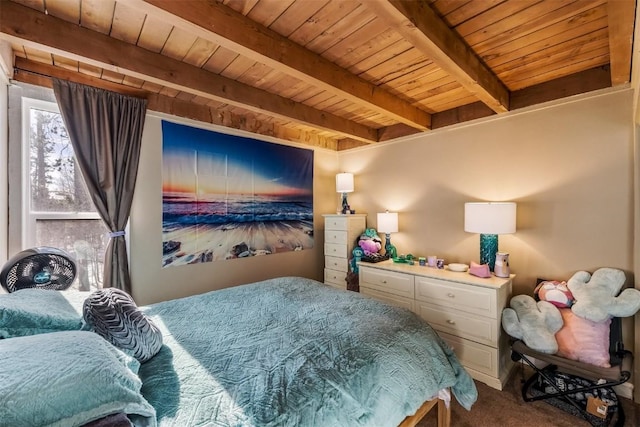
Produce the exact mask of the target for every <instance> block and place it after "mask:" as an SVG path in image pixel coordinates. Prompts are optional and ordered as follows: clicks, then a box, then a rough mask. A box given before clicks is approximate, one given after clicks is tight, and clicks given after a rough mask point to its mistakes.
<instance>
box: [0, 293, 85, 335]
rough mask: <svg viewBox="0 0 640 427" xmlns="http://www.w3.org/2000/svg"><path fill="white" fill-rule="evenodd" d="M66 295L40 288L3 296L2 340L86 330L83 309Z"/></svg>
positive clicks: (0, 304)
mask: <svg viewBox="0 0 640 427" xmlns="http://www.w3.org/2000/svg"><path fill="white" fill-rule="evenodd" d="M65 295H67V294H66V293H63V292H60V291H53V290H47V289H37V288H29V289H21V290H19V291H16V292H12V293H10V294H0V338H11V337H20V336H26V335H35V334H44V333H48V332H57V331H68V330H80V329H82V325H83V320H82V308H81V307H82V306H80V307H77V302H76V304H74V301H73V299H70V298H69V297H67V296H65ZM80 295H81V296H80V297H78V296H76V297H75V298H76V299H77V298H82V299H84V298H85V296H84V295H82V294H80Z"/></svg>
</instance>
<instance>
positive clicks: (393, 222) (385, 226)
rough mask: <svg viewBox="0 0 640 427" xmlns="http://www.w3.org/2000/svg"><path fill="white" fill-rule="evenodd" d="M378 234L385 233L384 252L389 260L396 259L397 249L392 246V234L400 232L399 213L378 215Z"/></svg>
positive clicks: (387, 212)
mask: <svg viewBox="0 0 640 427" xmlns="http://www.w3.org/2000/svg"><path fill="white" fill-rule="evenodd" d="M378 232H379V233H384V235H385V238H386V240H385V243H384V250H385V252H386V254H387V255H388V256H389V258H396V257H397V256H398V255H397V251H396V247H395V246H393V245H392V244H391V233H397V232H398V213H397V212H389V211H386V212H384V213H378Z"/></svg>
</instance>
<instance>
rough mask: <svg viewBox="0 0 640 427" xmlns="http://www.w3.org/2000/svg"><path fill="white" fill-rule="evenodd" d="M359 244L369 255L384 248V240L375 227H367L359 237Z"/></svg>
mask: <svg viewBox="0 0 640 427" xmlns="http://www.w3.org/2000/svg"><path fill="white" fill-rule="evenodd" d="M358 246H360V247H361V248H362V250H363V251H364V254H365V255H367V256H369V255H371V254H373V253H378V251H380V249H382V240H381V239H380V236H378V233H377V232H376V229H375V228H367V229H366V230H365V231H364V233H362V234H361V235H360V238H359V239H358Z"/></svg>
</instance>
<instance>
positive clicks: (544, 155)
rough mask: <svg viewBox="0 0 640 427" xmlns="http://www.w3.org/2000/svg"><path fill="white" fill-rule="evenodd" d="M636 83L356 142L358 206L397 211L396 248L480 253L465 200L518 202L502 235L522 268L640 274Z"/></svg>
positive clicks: (520, 288)
mask: <svg viewBox="0 0 640 427" xmlns="http://www.w3.org/2000/svg"><path fill="white" fill-rule="evenodd" d="M632 138H633V128H632V91H630V90H623V91H615V92H614V91H605V92H601V93H600V94H599V96H593V95H592V96H590V97H582V98H579V99H578V100H576V101H574V102H569V103H563V104H559V105H556V106H550V107H548V108H544V109H535V110H531V111H527V112H521V113H510V114H507V115H505V116H504V117H503V118H499V119H492V120H483V121H479V122H477V123H476V124H469V125H466V126H459V127H456V128H453V129H450V130H441V131H434V132H432V133H430V134H427V135H423V136H420V137H417V138H414V139H412V140H407V141H405V142H399V143H391V144H386V145H381V146H376V147H367V148H365V149H358V150H351V151H348V152H345V153H343V154H341V155H340V169H343V170H345V171H350V172H354V174H355V175H356V183H355V186H356V191H355V193H354V194H353V195H352V196H350V198H349V199H350V202H351V204H352V206H355V208H356V209H358V210H359V211H361V212H366V213H368V214H369V224H370V225H371V226H374V227H375V213H376V212H383V211H384V210H385V209H389V210H393V211H398V212H399V223H400V224H399V228H400V230H399V232H398V233H397V234H394V235H393V236H392V241H393V242H394V244H395V245H396V247H397V248H398V252H399V253H400V252H402V253H412V254H414V255H422V256H423V255H429V254H436V255H439V256H441V257H443V258H445V260H446V262H464V263H469V261H471V260H475V261H478V258H479V236H478V235H475V234H470V233H466V232H464V230H463V222H464V203H465V202H469V201H515V202H517V203H518V211H517V232H516V233H515V234H513V235H504V236H501V237H500V239H499V240H500V250H501V251H505V252H509V253H510V261H511V268H512V271H513V272H514V273H515V274H517V277H516V279H515V290H516V291H517V292H525V291H527V290H531V289H532V286H533V285H534V284H535V279H536V277H549V278H567V277H569V276H570V275H571V274H573V273H574V272H575V271H576V270H589V271H593V269H596V268H598V267H603V266H608V267H616V268H621V269H623V270H625V271H627V272H629V274H630V273H631V272H632V270H633V198H632V190H633V139H632Z"/></svg>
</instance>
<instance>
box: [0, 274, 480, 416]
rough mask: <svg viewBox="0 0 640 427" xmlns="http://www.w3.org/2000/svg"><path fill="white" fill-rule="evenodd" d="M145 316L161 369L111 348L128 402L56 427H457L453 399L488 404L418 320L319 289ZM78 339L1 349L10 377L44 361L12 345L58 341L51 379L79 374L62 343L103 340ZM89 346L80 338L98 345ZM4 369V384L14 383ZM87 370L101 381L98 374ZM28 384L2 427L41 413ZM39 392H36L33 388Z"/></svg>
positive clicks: (227, 297)
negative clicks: (62, 368) (431, 417)
mask: <svg viewBox="0 0 640 427" xmlns="http://www.w3.org/2000/svg"><path fill="white" fill-rule="evenodd" d="M40 292H54V291H40ZM12 295H13V294H12ZM70 305H71V306H74V305H75V303H71V304H70ZM1 306H2V301H1V300H0V307H1ZM75 307H76V310H77V305H75ZM140 310H141V312H143V313H144V314H145V315H146V317H147V318H148V319H150V320H151V322H153V324H155V325H156V326H157V328H158V329H159V330H160V331H161V333H162V339H163V344H162V346H161V348H160V350H159V352H158V353H157V354H155V355H154V356H153V357H152V358H151V359H150V360H148V361H146V362H144V363H138V364H137V365H136V363H135V362H136V360H135V359H133V358H130V357H129V356H127V354H126V352H121V351H119V350H117V349H115V347H114V346H111V347H114V349H115V350H117V351H118V352H119V353H121V354H115V356H113V357H112V359H114V360H116V359H118V360H119V361H118V362H113V363H110V364H109V365H113V364H118V363H119V364H120V365H123V366H126V369H125V368H122V366H121V367H120V368H121V371H122V372H119V373H117V374H113V373H111V372H108V373H107V374H106V375H107V376H111V377H112V378H120V376H125V377H126V379H127V381H128V383H127V390H126V393H125V394H126V396H127V397H126V399H125V400H126V401H123V402H111V401H110V402H107V404H104V402H100V403H98V404H94V406H100V407H104V410H102V412H100V411H95V410H93V409H94V408H89V409H87V408H80V409H79V408H76V412H75V413H73V411H72V412H71V413H67V414H63V415H62V416H63V417H66V418H62V420H63V422H62V423H59V424H55V423H50V424H51V425H65V426H66V425H84V424H87V423H89V422H95V420H98V419H99V418H101V417H104V416H114V415H116V414H120V415H121V414H122V413H127V414H128V415H129V419H131V420H133V422H134V424H136V425H141V426H155V425H158V426H161V427H165V426H172V427H177V426H180V427H184V426H204V425H215V426H396V425H415V424H416V423H417V422H418V421H419V420H420V418H422V417H423V416H424V415H425V413H426V412H427V411H428V410H430V409H431V408H438V411H439V425H448V423H449V416H450V412H449V409H448V405H446V404H445V403H444V401H446V400H447V399H448V393H449V391H451V392H452V394H453V395H454V396H455V398H456V399H457V400H458V402H459V403H460V404H461V405H462V406H463V407H465V408H467V409H470V408H471V406H472V405H473V403H474V402H475V400H476V398H477V391H476V388H475V385H474V383H473V380H472V379H471V377H470V376H469V374H468V373H467V372H466V371H465V370H464V369H463V367H462V366H461V364H460V363H459V361H458V360H457V358H456V356H455V354H454V353H453V352H452V350H451V349H450V348H449V347H448V346H447V345H446V344H444V342H443V341H442V340H441V339H440V338H439V337H438V335H437V334H436V333H435V332H434V331H433V329H431V327H429V326H428V324H426V322H424V321H422V320H421V319H420V318H418V317H417V316H416V315H415V314H414V313H412V312H410V311H408V310H404V309H399V308H395V307H391V306H389V305H386V304H384V303H382V302H379V301H376V300H372V299H369V298H367V297H364V296H362V295H360V294H357V293H353V292H347V291H340V290H337V289H334V288H331V287H329V286H326V285H324V284H322V283H319V282H316V281H313V280H309V279H304V278H299V277H286V278H278V279H270V280H266V281H262V282H257V283H253V284H248V285H242V286H236V287H231V288H227V289H223V290H219V291H212V292H208V293H204V294H201V295H195V296H191V297H186V298H180V299H176V300H171V301H165V302H160V303H157V304H152V305H148V306H144V307H140ZM0 326H1V325H0ZM69 329H71V330H67V331H58V332H51V331H49V332H48V333H46V334H40V335H31V336H27V337H16V338H9V339H6V340H0V366H12V369H13V370H15V369H16V367H18V369H22V370H36V369H37V368H38V367H37V366H34V363H33V361H29V363H26V362H25V360H24V358H23V359H22V360H15V359H16V355H19V352H13V353H11V352H10V351H9V352H3V347H6V348H13V347H14V346H13V345H12V346H8V347H7V346H6V343H10V342H11V341H12V340H14V342H15V340H20V339H22V340H28V339H31V340H35V339H41V340H46V341H47V345H45V346H43V344H42V343H39V344H38V346H37V347H33V348H38V349H40V351H41V352H43V353H44V354H46V357H38V358H37V359H38V362H42V363H43V364H44V363H46V362H47V361H49V365H50V366H47V368H46V369H45V371H46V372H45V373H44V375H53V374H52V373H51V371H52V367H55V366H57V365H60V364H61V363H62V364H65V365H66V364H71V365H74V363H72V362H70V361H69V360H73V355H74V353H78V350H77V349H73V351H69V353H70V354H68V355H67V359H68V360H67V359H65V358H64V357H62V359H61V356H60V352H64V351H65V349H69V348H70V347H73V344H70V343H69V342H65V340H62V344H61V345H58V347H56V348H55V349H49V347H48V346H52V345H53V346H55V345H56V343H60V342H61V339H60V337H61V335H60V334H62V335H64V336H62V338H64V339H67V338H68V339H69V340H71V341H73V340H74V339H79V338H78V337H75V336H72V335H74V334H75V335H81V334H89V335H95V336H97V334H94V333H92V332H87V331H77V330H74V329H75V328H74V327H70V328H69ZM0 330H1V327H0ZM47 335H48V337H47ZM53 336H55V337H56V339H52V338H51V337H53ZM87 338H88V336H87V335H82V337H81V338H80V339H81V340H82V341H83V342H85V341H86V342H88V341H94V338H91V339H90V340H88V339H87ZM49 341H53V344H52V343H50V342H49ZM103 341H104V340H103ZM20 344H22V343H20ZM32 345H33V344H32ZM18 347H20V346H18ZM43 349H46V350H43ZM21 351H23V352H25V351H26V352H28V351H29V348H28V347H27V348H26V349H24V348H23V349H22V350H21ZM53 351H55V354H56V357H55V358H52V357H51V354H52V352H53ZM106 351H107V352H112V350H111V349H108V350H106ZM30 354H32V353H30ZM9 357H13V358H14V359H11V360H8V359H7V358H9ZM102 357H103V356H101V358H102ZM127 357H129V358H128V359H127ZM35 358H36V357H34V359H35ZM18 359H20V358H19V357H18ZM27 359H28V358H27ZM51 359H55V361H56V362H55V363H51V362H50V361H51ZM110 360H111V359H110ZM25 363H26V364H27V366H20V365H21V364H25ZM35 365H37V364H35ZM80 365H84V361H83V363H80ZM97 365H101V367H100V369H106V368H110V367H111V366H103V365H105V364H104V363H98V364H97ZM83 367H84V366H83ZM2 369H3V368H2V367H0V376H2V375H3V374H4V373H6V374H9V373H10V372H9V370H7V369H6V368H5V371H4V372H3V371H2ZM86 369H87V371H88V372H91V375H93V374H94V371H95V369H98V368H96V367H95V366H93V367H89V368H86ZM127 369H128V370H129V371H130V372H131V374H133V375H129V374H128V373H127V372H126V371H127ZM66 370H68V369H66ZM79 375H83V374H82V373H81V374H79ZM114 375H115V376H114ZM103 376H104V375H103ZM129 377H131V379H130V378H129ZM25 378H26V377H25ZM25 378H22V383H21V382H20V381H21V380H20V379H18V380H17V381H16V382H15V383H14V384H4V385H0V399H3V400H2V401H0V402H1V405H0V418H1V417H3V416H5V417H7V416H8V417H15V416H16V412H18V413H19V412H20V411H19V410H16V409H15V408H16V407H21V406H20V405H23V404H24V405H25V406H24V410H25V411H30V412H31V411H37V410H39V409H38V408H31V407H30V406H28V405H32V404H33V402H32V401H29V402H27V400H28V398H27V396H29V394H30V393H34V391H33V390H22V391H20V392H19V393H17V394H16V392H15V389H16V388H18V389H21V388H23V387H24V382H25V381H26V379H25ZM28 378H33V376H32V375H30V376H29V377H28ZM75 378H76V381H78V380H77V378H78V377H77V376H76V377H75ZM80 378H84V377H82V376H80ZM72 380H73V378H72ZM46 381H51V378H48V379H46ZM28 382H30V383H32V384H31V385H32V386H34V384H33V383H34V380H33V379H31V380H29V381H28ZM57 382H58V384H65V385H69V384H67V383H68V382H73V381H64V380H57ZM82 382H83V383H84V382H85V380H83V381H82ZM129 383H130V384H129ZM83 385H84V384H83ZM101 387H103V385H96V386H95V387H87V386H86V385H84V387H83V388H82V391H80V392H78V391H76V390H72V389H70V388H69V387H66V388H62V389H63V390H66V392H67V393H70V394H80V395H82V396H84V400H92V399H91V398H89V399H87V394H88V393H92V392H94V391H96V390H100V389H101ZM58 390H60V388H58ZM38 392H40V393H42V388H40V389H38V390H37V391H36V392H35V393H38ZM5 393H8V395H9V398H7V397H6V396H7V394H5ZM53 394H54V395H55V396H53V397H49V396H48V395H47V396H42V397H41V399H43V398H44V399H45V400H49V401H48V404H47V405H44V406H46V408H45V411H51V408H52V407H56V408H57V407H58V406H61V407H64V406H65V405H66V401H65V396H61V394H63V393H60V392H58V393H55V391H54V392H53ZM96 394H98V395H100V394H102V391H101V392H96ZM116 395H118V393H116ZM2 396H4V397H2ZM54 397H55V399H56V400H55V401H52V400H50V399H53V398H54ZM7 399H10V402H8V401H7ZM20 399H24V400H25V401H24V402H22V401H20ZM32 400H33V399H32ZM112 400H113V399H112ZM16 402H18V404H16ZM83 404H85V403H84V402H83ZM118 404H119V405H120V406H118ZM78 411H84V412H86V415H85V414H82V417H84V418H82V417H77V416H76V415H77V413H78ZM1 419H13V418H1ZM32 419H33V417H32ZM15 425H19V424H18V423H16V424H15ZM32 425H33V424H32Z"/></svg>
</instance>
